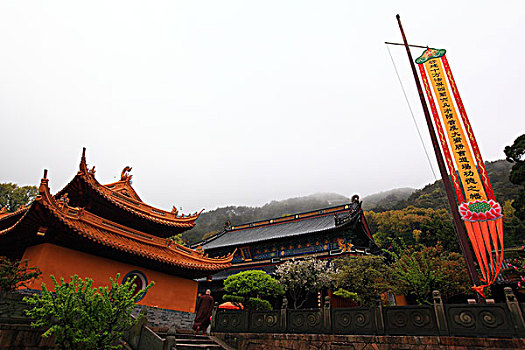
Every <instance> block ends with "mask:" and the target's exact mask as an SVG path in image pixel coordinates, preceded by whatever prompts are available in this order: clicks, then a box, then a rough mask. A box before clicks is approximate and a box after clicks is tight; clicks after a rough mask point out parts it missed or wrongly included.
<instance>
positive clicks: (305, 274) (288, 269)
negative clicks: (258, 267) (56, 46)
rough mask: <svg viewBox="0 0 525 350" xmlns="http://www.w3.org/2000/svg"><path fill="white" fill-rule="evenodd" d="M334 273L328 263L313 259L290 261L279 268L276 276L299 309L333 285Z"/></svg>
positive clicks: (295, 306) (295, 307)
mask: <svg viewBox="0 0 525 350" xmlns="http://www.w3.org/2000/svg"><path fill="white" fill-rule="evenodd" d="M333 273H334V271H333V269H332V268H331V267H330V266H328V265H327V262H326V261H320V260H317V259H315V258H312V259H305V260H299V261H292V260H288V261H287V262H285V263H284V264H281V265H279V267H277V270H276V271H275V276H276V278H277V280H278V282H279V284H281V285H282V286H283V287H284V290H285V291H286V292H287V293H288V295H290V297H291V299H292V302H293V306H294V309H299V308H301V307H302V306H303V305H304V303H305V302H306V300H308V296H309V295H311V294H315V293H317V292H319V291H321V290H322V289H323V288H327V287H330V286H331V285H332V275H333Z"/></svg>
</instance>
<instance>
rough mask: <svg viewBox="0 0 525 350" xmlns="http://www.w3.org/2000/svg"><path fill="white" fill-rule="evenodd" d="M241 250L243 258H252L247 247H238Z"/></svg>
mask: <svg viewBox="0 0 525 350" xmlns="http://www.w3.org/2000/svg"><path fill="white" fill-rule="evenodd" d="M239 250H240V251H241V254H242V257H243V258H244V260H252V253H250V248H249V247H243V248H240V249H239Z"/></svg>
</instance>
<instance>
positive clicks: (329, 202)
mask: <svg viewBox="0 0 525 350" xmlns="http://www.w3.org/2000/svg"><path fill="white" fill-rule="evenodd" d="M349 202H350V199H349V198H348V197H345V196H342V195H339V194H336V193H316V194H312V195H309V196H305V197H297V198H288V199H284V200H280V201H271V202H270V203H266V204H265V205H263V206H262V207H247V206H228V207H221V208H217V209H215V210H211V211H209V212H204V213H202V214H201V215H200V217H199V219H198V220H197V222H196V224H195V227H194V228H193V229H191V230H189V231H187V232H185V233H184V234H183V238H184V239H185V240H187V241H189V242H190V243H194V242H198V241H200V240H201V239H202V238H203V237H204V236H208V235H211V234H215V233H218V232H220V231H221V230H222V229H223V228H224V224H225V222H226V221H228V220H229V221H230V223H231V224H232V225H240V224H244V223H247V222H253V221H258V220H264V219H270V218H275V217H280V216H285V215H288V214H295V213H300V212H305V211H310V210H318V209H323V208H327V207H333V206H337V205H340V204H346V203H349Z"/></svg>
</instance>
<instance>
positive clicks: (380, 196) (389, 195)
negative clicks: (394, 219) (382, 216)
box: [362, 187, 416, 211]
mask: <svg viewBox="0 0 525 350" xmlns="http://www.w3.org/2000/svg"><path fill="white" fill-rule="evenodd" d="M415 191H416V189H415V188H410V187H404V188H394V189H393V190H389V191H384V192H379V193H374V194H371V195H369V196H366V197H363V198H362V201H363V210H376V211H384V210H390V209H393V208H394V207H395V206H396V205H397V204H398V203H399V202H401V201H404V200H407V199H408V198H409V197H410V195H411V194H412V193H414V192H415Z"/></svg>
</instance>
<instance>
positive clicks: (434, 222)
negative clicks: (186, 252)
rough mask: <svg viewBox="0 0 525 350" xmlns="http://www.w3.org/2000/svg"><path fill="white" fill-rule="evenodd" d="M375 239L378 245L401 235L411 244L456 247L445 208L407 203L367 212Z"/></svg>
mask: <svg viewBox="0 0 525 350" xmlns="http://www.w3.org/2000/svg"><path fill="white" fill-rule="evenodd" d="M366 218H367V220H368V223H369V224H370V226H371V229H372V232H373V235H374V240H375V241H376V243H377V244H378V245H380V246H382V245H385V244H388V243H390V242H392V241H393V240H394V239H396V238H397V239H402V240H403V241H404V242H406V243H407V244H410V245H414V244H424V245H427V246H432V245H436V244H437V242H438V241H440V242H442V245H443V246H444V247H445V249H446V250H450V251H459V246H458V243H457V239H456V233H455V231H454V227H453V226H452V219H451V218H450V216H449V214H448V212H447V211H446V210H445V209H432V208H416V207H412V206H410V207H407V208H404V209H400V210H389V211H385V212H382V213H375V212H367V213H366Z"/></svg>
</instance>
